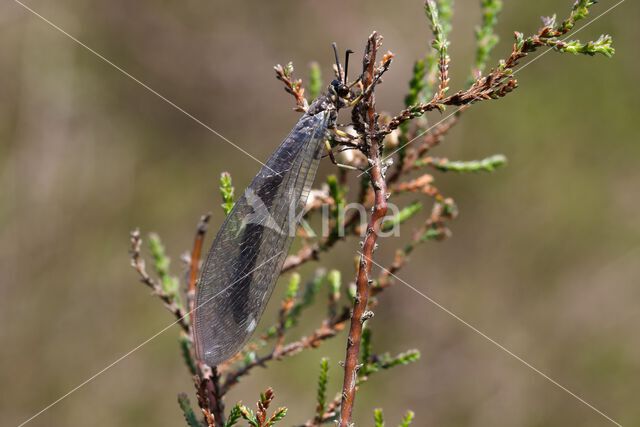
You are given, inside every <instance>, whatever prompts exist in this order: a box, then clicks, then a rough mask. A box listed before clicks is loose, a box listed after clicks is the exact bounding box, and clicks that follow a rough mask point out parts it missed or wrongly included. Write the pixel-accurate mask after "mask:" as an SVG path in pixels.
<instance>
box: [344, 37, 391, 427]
mask: <svg viewBox="0 0 640 427" xmlns="http://www.w3.org/2000/svg"><path fill="white" fill-rule="evenodd" d="M381 43H382V37H381V36H379V35H378V34H377V33H376V32H374V33H373V34H371V36H369V40H368V43H367V47H366V49H365V54H364V58H363V78H362V83H363V86H364V90H365V92H369V94H368V95H367V96H365V97H364V98H363V99H362V101H361V102H360V103H359V104H358V105H356V106H355V107H354V109H353V111H352V118H353V119H354V120H353V122H354V127H355V128H356V130H358V132H359V133H361V134H362V139H363V141H364V142H365V145H366V146H367V148H368V150H367V153H366V154H367V157H368V160H369V163H370V165H371V169H370V171H369V176H370V179H371V185H372V187H373V191H374V194H375V196H374V199H375V201H374V210H373V213H372V215H371V218H370V220H369V224H368V226H367V230H366V233H365V238H364V243H363V246H362V254H361V257H360V264H359V268H358V274H357V278H356V296H355V298H354V305H353V313H352V315H351V325H350V328H349V337H348V338H347V352H346V359H345V362H344V382H343V386H342V404H341V407H342V411H341V413H340V422H339V424H338V425H339V427H348V426H349V425H350V423H351V414H352V411H353V405H354V401H355V394H356V382H357V379H358V369H359V368H360V367H359V365H358V358H359V354H360V341H361V338H362V325H363V322H364V317H363V316H364V314H365V312H366V310H367V305H368V302H369V287H370V282H369V273H370V271H371V265H372V263H371V261H370V260H371V258H372V256H373V251H374V249H375V246H376V241H377V238H378V232H379V230H380V225H381V220H382V218H383V217H384V216H385V214H386V212H387V197H386V192H387V191H386V182H385V179H384V176H383V175H382V161H381V158H380V154H381V148H382V146H381V139H380V135H379V132H378V131H379V129H378V116H377V114H376V111H375V95H374V91H373V89H372V90H370V91H369V88H371V87H372V86H373V85H375V82H376V78H377V77H376V73H375V71H376V70H375V63H376V54H377V51H378V48H379V47H380V45H381ZM385 59H386V58H385ZM388 61H390V58H388Z"/></svg>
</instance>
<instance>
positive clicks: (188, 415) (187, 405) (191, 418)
mask: <svg viewBox="0 0 640 427" xmlns="http://www.w3.org/2000/svg"><path fill="white" fill-rule="evenodd" d="M178 405H180V409H182V414H183V415H184V419H185V421H186V422H187V425H188V426H189V427H202V424H200V421H198V417H196V414H195V413H194V412H193V409H192V408H191V402H189V398H188V397H187V395H186V393H180V394H178Z"/></svg>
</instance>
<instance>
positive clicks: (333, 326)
mask: <svg viewBox="0 0 640 427" xmlns="http://www.w3.org/2000/svg"><path fill="white" fill-rule="evenodd" d="M348 319H349V311H348V310H345V311H344V312H343V313H341V314H340V315H338V316H337V317H336V318H335V319H331V320H330V321H327V320H325V321H323V322H322V325H321V326H320V327H319V328H318V329H316V330H315V331H313V333H311V334H310V335H307V336H305V337H303V338H301V339H299V340H298V341H294V342H292V343H289V344H286V345H284V346H282V348H281V349H280V351H279V352H276V351H275V349H274V350H272V351H271V352H269V353H268V354H266V355H264V356H261V357H258V358H256V359H255V360H253V361H251V362H249V363H247V364H246V365H244V366H242V367H240V368H239V369H237V370H235V371H232V372H229V373H228V374H227V375H226V376H225V379H224V384H223V386H222V389H221V391H222V394H223V395H224V394H226V393H227V392H228V391H229V389H230V388H231V387H233V386H234V385H235V384H237V383H238V382H239V381H240V378H242V377H244V376H245V375H247V374H249V372H250V371H251V370H252V369H253V368H255V367H257V366H264V365H265V364H266V363H267V362H269V361H270V360H274V359H275V358H276V357H284V356H293V355H294V354H297V353H299V352H300V351H302V350H304V349H306V348H316V347H318V346H319V345H320V344H321V343H322V342H323V341H325V340H327V339H329V338H332V337H334V336H336V335H337V334H338V332H340V331H342V330H343V329H344V327H345V323H346V321H347V320H348Z"/></svg>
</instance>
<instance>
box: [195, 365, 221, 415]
mask: <svg viewBox="0 0 640 427" xmlns="http://www.w3.org/2000/svg"><path fill="white" fill-rule="evenodd" d="M193 381H194V384H195V386H196V395H197V397H198V405H199V406H200V409H201V410H202V414H203V415H204V419H205V421H206V423H207V427H223V426H224V402H223V401H222V396H223V395H224V393H223V392H222V390H221V389H220V375H219V374H218V371H217V369H216V368H215V367H213V368H211V367H209V366H208V365H206V364H204V363H201V362H198V375H195V376H194V378H193Z"/></svg>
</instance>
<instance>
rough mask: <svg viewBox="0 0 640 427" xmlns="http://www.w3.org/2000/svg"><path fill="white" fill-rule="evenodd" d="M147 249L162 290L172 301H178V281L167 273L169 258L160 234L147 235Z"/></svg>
mask: <svg viewBox="0 0 640 427" xmlns="http://www.w3.org/2000/svg"><path fill="white" fill-rule="evenodd" d="M149 250H150V251H151V257H152V258H153V267H154V269H155V270H156V273H157V274H158V277H159V278H160V285H161V286H162V290H163V291H164V292H165V293H166V294H167V295H169V296H170V297H171V299H172V300H173V301H176V302H178V303H179V302H180V282H179V281H178V279H177V278H176V277H173V276H171V275H170V274H169V265H170V264H171V259H170V258H169V257H168V256H167V254H166V252H165V249H164V245H163V244H162V241H161V240H160V236H158V235H157V234H156V233H151V234H150V235H149Z"/></svg>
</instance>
